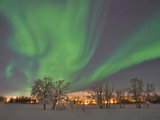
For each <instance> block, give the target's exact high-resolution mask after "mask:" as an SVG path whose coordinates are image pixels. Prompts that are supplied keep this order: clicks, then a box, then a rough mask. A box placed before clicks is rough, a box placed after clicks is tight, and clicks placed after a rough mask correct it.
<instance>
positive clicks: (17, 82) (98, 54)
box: [0, 0, 160, 95]
mask: <svg viewBox="0 0 160 120" xmlns="http://www.w3.org/2000/svg"><path fill="white" fill-rule="evenodd" d="M50 1H52V0H48V2H50ZM55 1H56V0H55ZM97 1H99V0H93V1H92V0H91V3H90V9H92V10H90V15H89V16H90V18H91V16H92V14H94V13H93V12H94V11H96V9H98V8H97V7H96V2H97ZM53 2H54V0H53ZM56 2H57V1H56ZM59 2H60V1H59ZM61 2H62V3H63V2H64V3H65V2H66V0H62V1H61ZM105 2H106V1H104V3H105ZM0 7H2V6H0ZM21 7H23V6H21ZM106 7H108V8H107V9H106ZM5 9H7V7H6V8H5ZM99 14H100V17H99V19H98V23H99V25H103V31H102V34H101V36H100V38H99V40H98V43H97V47H96V50H95V52H94V54H93V56H92V57H91V59H90V60H89V62H88V64H87V65H86V66H85V67H83V68H82V69H81V70H80V72H77V73H76V74H77V76H82V75H83V74H85V72H86V71H91V70H92V69H96V68H97V66H98V65H99V64H101V63H103V62H105V61H106V60H107V59H108V58H109V57H110V56H111V55H112V54H113V52H114V51H116V50H117V48H119V46H120V45H121V44H122V43H124V42H125V41H126V40H128V39H129V38H130V37H131V36H132V35H133V34H134V33H136V32H137V31H138V30H139V29H140V28H141V27H143V25H144V24H145V23H146V22H147V21H149V20H150V19H152V18H154V16H157V15H159V16H160V0H111V1H110V3H109V6H107V5H102V8H101V12H99ZM106 14H107V15H106ZM103 16H106V17H107V18H106V17H103ZM103 19H105V20H103ZM10 21H11V20H10V19H9V18H8V17H7V16H6V14H5V13H4V12H3V11H2V10H0V94H2V95H3V94H8V93H12V92H13V91H21V90H22V89H23V85H24V84H26V81H27V77H26V75H25V74H23V72H22V71H21V69H17V68H20V67H21V64H22V63H20V64H19V65H17V64H16V66H15V67H14V68H13V71H14V76H13V77H10V78H8V77H6V68H7V66H8V64H9V63H10V61H11V60H12V59H13V58H14V59H15V58H19V59H20V60H22V61H23V62H24V61H25V60H24V59H25V57H24V56H21V55H19V54H16V53H15V52H14V51H13V50H12V49H11V48H10V46H9V45H8V40H9V39H12V34H13V33H14V32H13V30H14V29H13V28H12V27H13V26H12V23H11V22H10ZM101 22H102V23H101ZM159 22H160V21H159ZM88 24H90V20H89V21H88ZM97 29H98V28H97ZM158 30H159V31H160V28H159V29H158ZM151 32H152V31H151ZM157 39H159V40H158V41H160V37H159V38H157ZM151 41H152V40H151ZM144 46H145V44H144ZM135 49H136V48H135ZM104 56H105V57H104ZM35 59H38V58H34V60H35ZM27 60H28V61H30V58H27ZM27 60H26V62H27ZM35 64H36V63H35ZM35 64H34V69H32V70H33V72H34V70H37V69H36V67H38V65H37V64H36V65H35ZM17 66H18V67H17ZM22 67H24V65H22ZM77 76H76V77H77ZM133 77H138V78H141V79H143V80H144V81H145V82H153V83H155V84H156V88H157V89H158V90H160V87H159V86H160V82H159V79H160V56H159V57H157V58H155V59H151V60H145V61H144V62H141V63H140V64H135V65H132V66H129V67H127V68H124V69H121V70H120V71H118V72H115V73H113V74H112V75H109V76H107V77H105V79H107V80H110V81H112V82H113V83H114V84H115V86H116V87H117V88H119V87H126V86H127V85H128V84H129V80H130V79H132V78H133ZM78 78H79V77H78Z"/></svg>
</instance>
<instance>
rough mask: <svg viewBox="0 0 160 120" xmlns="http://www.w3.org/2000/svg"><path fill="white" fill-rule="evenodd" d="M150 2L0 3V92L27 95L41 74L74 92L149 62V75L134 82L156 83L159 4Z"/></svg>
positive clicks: (12, 0) (4, 0) (66, 0)
mask: <svg viewBox="0 0 160 120" xmlns="http://www.w3.org/2000/svg"><path fill="white" fill-rule="evenodd" d="M153 1H155V2H153ZM153 1H152V0H146V1H143V0H142V1H141V2H139V1H138V0H134V1H130V2H129V1H128V2H127V1H126V0H122V1H121V2H118V0H45V1H43V0H39V1H38V0H0V32H1V33H0V43H1V45H0V47H1V48H0V50H1V53H0V55H1V59H0V81H1V85H0V89H1V92H0V93H2V94H6V93H7V94H8V93H14V94H20V93H22V92H23V93H24V92H26V93H27V92H28V91H29V88H30V86H31V85H32V84H33V82H34V81H35V80H36V78H38V77H43V76H45V75H47V76H52V77H53V78H55V79H65V80H67V81H70V82H72V83H73V86H76V87H73V88H74V89H76V88H80V87H83V86H85V85H88V84H89V83H92V82H93V81H96V80H100V79H111V80H112V79H113V78H109V77H110V76H112V75H115V76H116V74H117V72H121V71H122V72H123V70H126V71H125V72H126V74H127V71H128V70H127V69H132V67H134V66H138V67H137V68H139V66H141V65H143V64H146V66H149V67H148V68H151V67H150V66H154V64H155V62H154V60H155V61H156V66H157V67H156V68H153V69H151V71H152V72H153V74H154V76H153V74H152V73H150V76H149V77H148V76H147V74H148V72H147V71H146V72H145V73H144V74H143V75H141V76H140V77H142V78H148V79H154V82H156V83H159V82H158V79H159V78H158V75H159V73H158V72H159V71H160V69H158V68H159V67H158V66H160V59H159V58H160V52H159V51H160V34H159V32H160V14H159V12H160V2H159V1H158V0H153ZM151 3H152V4H151ZM142 6H143V8H142ZM116 18H118V19H116ZM150 61H152V62H150ZM157 61H158V62H157ZM140 69H143V67H140ZM145 70H146V69H144V71H145ZM142 71H143V70H142ZM133 72H135V75H136V74H139V72H138V70H133ZM128 75H129V74H128ZM128 75H126V76H127V77H128V79H130V78H131V76H128ZM145 76H147V77H145ZM155 77H156V78H155ZM116 79H117V78H116ZM119 81H123V79H121V78H119ZM6 88H7V90H6ZM5 90H6V91H7V92H3V91H5Z"/></svg>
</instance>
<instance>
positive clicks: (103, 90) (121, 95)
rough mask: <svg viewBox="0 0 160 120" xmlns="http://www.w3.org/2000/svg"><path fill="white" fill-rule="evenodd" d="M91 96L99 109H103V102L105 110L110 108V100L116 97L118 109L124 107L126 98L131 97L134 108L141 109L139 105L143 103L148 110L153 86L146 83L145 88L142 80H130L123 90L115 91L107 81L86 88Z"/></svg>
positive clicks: (153, 90)
mask: <svg viewBox="0 0 160 120" xmlns="http://www.w3.org/2000/svg"><path fill="white" fill-rule="evenodd" d="M88 90H89V91H91V93H92V94H93V96H94V97H95V98H96V100H97V105H98V106H99V108H104V105H103V101H106V106H105V108H110V105H111V102H110V101H111V98H112V97H113V96H116V98H117V100H118V103H119V104H120V108H124V107H125V103H126V97H128V98H129V97H131V98H133V100H134V101H135V104H136V108H141V103H142V102H143V103H145V104H146V106H147V107H148V108H149V103H150V102H151V100H152V98H153V96H154V95H155V86H154V84H153V83H147V84H146V86H145V84H144V82H143V80H141V79H138V78H133V79H132V80H130V85H129V87H127V88H124V89H118V90H115V88H114V87H113V85H111V84H110V83H109V82H108V81H96V82H95V83H93V84H92V85H91V86H89V87H88Z"/></svg>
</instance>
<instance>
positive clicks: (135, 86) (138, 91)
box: [130, 78, 144, 108]
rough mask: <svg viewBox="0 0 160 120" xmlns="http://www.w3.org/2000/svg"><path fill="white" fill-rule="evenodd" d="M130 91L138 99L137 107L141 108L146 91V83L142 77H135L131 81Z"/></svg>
mask: <svg viewBox="0 0 160 120" xmlns="http://www.w3.org/2000/svg"><path fill="white" fill-rule="evenodd" d="M130 83H131V84H130V92H131V93H132V94H133V96H134V99H135V101H136V107H137V108H141V99H142V94H143V92H144V90H143V89H144V83H143V81H142V80H141V79H138V78H133V79H132V80H131V81H130Z"/></svg>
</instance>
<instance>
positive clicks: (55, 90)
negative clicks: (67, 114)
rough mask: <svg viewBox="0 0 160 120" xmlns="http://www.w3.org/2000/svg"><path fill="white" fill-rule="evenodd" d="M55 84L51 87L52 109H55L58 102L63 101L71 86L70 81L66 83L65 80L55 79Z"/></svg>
mask: <svg viewBox="0 0 160 120" xmlns="http://www.w3.org/2000/svg"><path fill="white" fill-rule="evenodd" d="M52 84H53V86H52V88H51V92H50V97H49V99H50V103H51V105H52V107H51V109H52V110H54V109H55V107H56V104H57V102H58V101H59V103H60V102H61V100H62V99H64V97H65V95H66V93H67V90H68V87H69V84H70V83H69V82H66V83H65V80H58V81H53V83H52Z"/></svg>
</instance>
